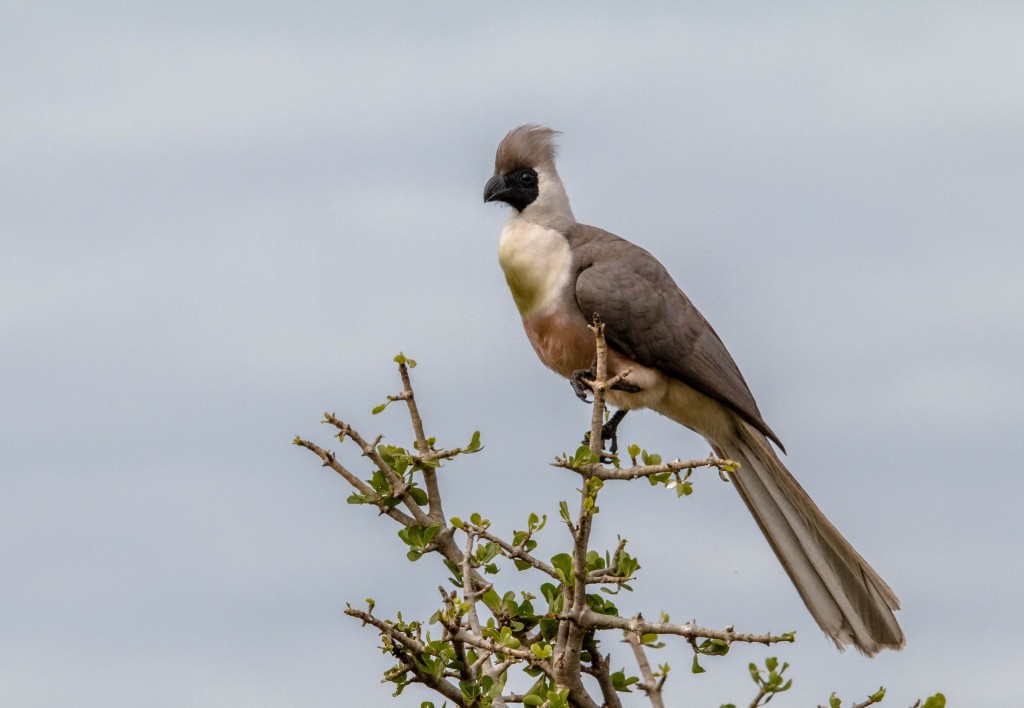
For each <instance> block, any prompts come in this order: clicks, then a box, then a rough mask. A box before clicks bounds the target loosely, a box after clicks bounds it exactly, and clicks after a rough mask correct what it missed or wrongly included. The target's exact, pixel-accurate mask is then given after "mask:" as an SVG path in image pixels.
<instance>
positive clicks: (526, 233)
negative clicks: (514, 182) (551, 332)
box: [498, 218, 572, 319]
mask: <svg viewBox="0 0 1024 708" xmlns="http://www.w3.org/2000/svg"><path fill="white" fill-rule="evenodd" d="M498 261H499V262H500V263H501V269H502V270H503V271H505V280H506V281H507V282H508V287H509V289H510V290H511V291H512V299H513V300H515V303H516V307H517V308H518V309H519V314H520V315H522V316H523V318H524V319H525V318H528V317H534V316H543V315H546V314H548V313H550V312H552V311H553V310H554V309H555V308H557V306H558V304H559V302H560V299H561V296H562V292H563V290H564V289H565V287H566V286H567V285H568V283H569V276H570V274H571V272H572V251H571V249H570V247H569V241H568V240H567V239H566V238H565V236H564V235H563V234H562V233H561V232H560V231H557V230H556V229H552V228H550V227H547V226H542V225H540V224H536V223H533V222H531V221H528V220H526V219H522V218H511V219H509V220H508V223H507V224H506V225H505V228H504V230H503V231H502V232H501V241H500V242H499V244H498Z"/></svg>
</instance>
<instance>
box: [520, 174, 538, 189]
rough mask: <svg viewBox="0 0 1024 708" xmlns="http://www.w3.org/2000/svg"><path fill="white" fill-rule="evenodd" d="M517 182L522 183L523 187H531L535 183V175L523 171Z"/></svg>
mask: <svg viewBox="0 0 1024 708" xmlns="http://www.w3.org/2000/svg"><path fill="white" fill-rule="evenodd" d="M519 184H521V185H523V186H524V187H532V186H533V185H535V184H537V175H535V174H534V173H533V172H523V173H522V174H521V175H519Z"/></svg>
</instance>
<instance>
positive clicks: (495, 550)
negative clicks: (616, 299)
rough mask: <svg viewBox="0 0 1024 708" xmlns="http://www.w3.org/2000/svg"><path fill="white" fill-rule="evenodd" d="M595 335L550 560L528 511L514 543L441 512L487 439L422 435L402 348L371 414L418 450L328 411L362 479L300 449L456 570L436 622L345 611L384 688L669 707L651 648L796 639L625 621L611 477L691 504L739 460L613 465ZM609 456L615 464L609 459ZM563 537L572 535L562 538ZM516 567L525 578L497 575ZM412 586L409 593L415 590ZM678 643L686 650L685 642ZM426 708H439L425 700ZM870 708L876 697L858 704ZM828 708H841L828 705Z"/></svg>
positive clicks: (705, 653) (758, 675) (622, 548)
mask: <svg viewBox="0 0 1024 708" xmlns="http://www.w3.org/2000/svg"><path fill="white" fill-rule="evenodd" d="M594 329H595V335H596V337H597V344H598V352H599V356H598V361H597V366H596V367H595V368H596V373H597V375H596V379H595V383H596V386H595V388H594V391H595V410H594V411H593V415H592V416H591V419H592V420H591V422H592V428H591V433H592V438H591V445H590V446H581V447H579V448H577V449H576V451H575V453H574V454H573V455H572V456H565V455H563V456H562V457H561V458H557V459H556V461H555V465H556V466H557V467H562V468H566V469H570V470H572V471H573V472H575V473H576V474H578V475H580V477H581V480H582V483H581V484H580V487H579V490H578V491H579V504H578V506H576V508H575V509H574V510H571V509H570V505H569V503H568V502H567V501H561V502H559V503H558V514H559V518H560V519H561V521H562V522H563V523H564V524H565V526H564V528H566V529H568V531H569V534H568V535H569V538H568V539H567V541H566V544H565V546H563V547H562V548H561V549H556V550H559V552H556V553H554V554H553V555H551V556H550V559H549V560H542V558H547V557H548V556H547V554H544V555H541V554H540V553H539V550H538V549H539V535H540V533H541V532H542V531H544V530H545V529H546V528H547V520H548V517H547V516H546V515H538V514H537V513H529V514H528V516H527V523H526V524H525V527H524V528H522V529H516V530H513V531H512V533H511V534H510V535H509V534H501V533H498V532H496V531H495V530H494V529H492V524H491V521H490V520H488V519H487V518H485V517H484V516H482V515H481V514H479V513H472V514H470V515H469V517H468V519H467V518H466V517H463V518H459V517H456V516H453V517H450V518H449V517H447V516H446V515H445V514H444V510H443V507H442V499H441V491H440V485H439V483H438V472H439V471H440V470H441V468H442V466H443V463H444V462H446V461H448V460H454V459H455V458H457V457H460V456H462V455H467V454H472V453H475V452H478V451H480V450H481V449H482V445H481V443H480V433H479V432H474V433H473V434H472V436H471V438H470V441H469V443H468V444H466V445H464V446H462V447H455V448H450V449H446V448H443V447H440V446H438V445H437V441H436V440H435V438H433V437H428V436H427V435H426V433H425V432H424V428H423V421H422V419H421V417H420V415H419V411H418V408H417V406H416V398H415V394H414V393H413V389H412V385H411V382H410V377H409V370H410V369H412V368H413V367H414V366H415V361H413V360H412V359H408V358H407V357H405V356H404V355H403V354H399V355H398V356H396V357H395V359H394V361H395V363H396V364H398V369H399V374H400V377H401V380H402V390H401V391H400V392H399V393H398V394H396V395H394V396H388V398H387V402H386V403H385V404H382V405H381V406H378V407H377V409H374V413H379V412H381V411H383V410H384V409H385V408H386V407H387V406H388V404H390V403H394V402H397V401H401V402H402V403H404V405H405V408H406V410H407V412H408V414H409V421H410V425H411V427H412V431H413V444H412V445H410V446H409V447H402V446H398V445H391V444H388V443H384V442H382V437H381V436H378V437H377V438H374V439H373V440H368V439H366V438H364V437H363V436H362V435H360V433H359V432H358V431H357V430H355V429H354V428H353V427H352V426H350V425H348V424H347V423H345V422H343V421H341V420H340V419H338V418H337V417H336V416H335V415H334V414H332V413H325V414H324V423H326V424H327V425H329V426H331V427H332V428H333V438H334V439H336V440H337V441H339V442H340V443H342V444H348V447H347V448H346V449H350V448H351V446H353V445H354V446H355V447H356V448H358V450H359V455H360V458H359V463H360V464H364V465H365V464H367V463H369V465H370V470H369V471H368V472H366V473H363V474H355V473H353V472H352V471H351V470H350V469H349V468H348V467H346V466H345V465H344V464H343V463H342V462H340V461H339V460H338V457H337V456H336V455H335V453H334V452H332V451H330V450H327V449H324V448H322V447H320V446H319V445H317V444H315V443H313V442H310V441H307V440H304V439H302V438H299V437H296V438H295V440H294V441H293V442H294V443H295V444H296V445H298V446H300V447H303V448H305V449H307V450H309V451H311V452H312V453H314V454H315V455H316V456H317V457H318V458H319V459H320V460H321V463H322V465H323V466H324V467H329V468H331V469H332V470H334V471H335V472H336V473H337V474H338V475H339V476H341V477H342V478H343V479H344V480H345V482H346V483H347V484H348V485H349V486H351V487H352V493H351V495H350V496H349V498H348V501H349V503H350V504H356V505H364V506H371V507H376V509H377V510H378V511H379V512H380V514H381V515H382V516H386V517H388V518H390V519H392V520H393V521H395V522H397V524H398V525H399V530H398V536H399V539H400V540H401V541H402V543H403V544H404V545H405V547H406V556H407V558H408V559H409V560H411V561H417V560H419V559H421V558H428V559H429V558H431V557H437V558H438V559H439V560H440V561H441V562H442V563H443V565H444V567H445V568H446V569H447V570H448V571H449V573H450V576H449V577H448V585H446V586H444V587H440V588H438V590H439V592H440V595H441V606H440V607H438V609H437V610H436V611H435V612H433V614H432V615H431V616H430V619H429V621H427V622H419V621H411V622H409V621H405V620H404V619H403V618H402V614H401V612H398V613H397V614H396V616H395V618H394V619H381V618H379V617H377V616H376V615H374V610H375V606H374V603H373V601H372V600H368V601H367V607H366V609H365V610H357V609H354V608H352V607H348V608H347V609H346V610H345V613H346V614H347V615H349V616H351V617H353V618H356V619H358V620H360V621H361V622H362V623H363V624H364V625H368V626H371V627H373V628H374V629H375V630H376V632H377V634H378V635H379V639H380V642H381V649H382V650H383V651H384V652H385V653H387V654H389V655H391V656H392V657H393V658H394V660H395V662H396V663H395V664H394V665H393V666H392V667H391V668H389V669H388V670H387V671H385V672H384V680H385V681H386V682H388V683H390V684H392V686H393V687H394V691H395V695H399V694H401V693H402V691H403V690H404V689H405V687H406V686H408V685H410V684H412V683H419V684H422V685H423V686H425V687H427V688H429V689H431V690H433V691H435V692H436V693H438V694H440V696H441V697H442V698H443V700H444V701H445V702H446V703H447V704H449V705H453V706H466V707H471V708H507V706H508V705H510V704H522V705H524V706H541V707H544V708H600V707H601V706H607V707H608V708H621V707H622V700H621V699H620V694H624V693H633V694H635V693H637V692H642V693H643V694H645V696H646V698H647V699H648V700H649V701H650V704H651V706H652V708H664V703H663V701H662V691H663V689H664V686H665V683H666V681H667V678H668V676H669V672H670V666H669V664H668V663H665V662H663V663H660V664H657V666H656V668H655V667H654V666H652V664H651V663H650V662H649V661H648V659H647V653H648V652H650V651H657V650H660V649H663V648H665V647H666V645H667V644H669V643H671V642H667V641H665V638H666V637H669V636H673V635H674V636H678V637H680V638H681V639H682V640H683V642H685V643H686V644H688V645H689V646H690V648H691V649H692V651H693V664H692V670H693V671H704V667H702V666H701V665H700V663H699V661H698V659H703V658H704V657H715V656H722V655H724V654H726V653H727V652H729V651H730V649H731V648H732V647H733V645H734V644H736V643H738V642H742V643H753V644H765V645H773V644H777V643H785V642H792V641H794V635H793V633H787V634H781V635H773V634H745V633H740V632H736V631H734V630H733V628H732V627H726V628H725V629H721V630H720V629H708V628H704V627H699V626H697V625H696V623H695V622H689V623H686V624H672V623H670V622H669V618H668V616H667V615H664V614H662V616H661V620H660V621H658V622H649V621H647V620H646V619H644V617H643V616H642V615H640V614H636V615H634V616H623V615H622V613H620V610H619V607H618V606H617V605H616V602H619V601H621V599H622V598H623V597H629V596H623V595H621V593H622V591H623V590H625V591H630V590H632V586H631V583H635V582H636V577H637V573H638V572H639V570H640V567H641V566H640V561H639V560H638V559H637V558H635V557H634V556H632V555H631V554H630V553H628V552H627V551H626V541H625V540H624V539H622V538H619V541H618V544H617V546H616V547H615V548H614V549H609V550H604V551H598V550H596V549H593V548H591V547H590V535H591V528H592V524H593V522H594V519H595V516H596V514H597V513H598V512H599V511H600V507H599V506H598V497H599V496H600V494H601V492H602V491H603V489H604V487H605V486H606V485H607V484H608V483H609V482H612V481H622V480H633V479H647V480H648V482H650V483H651V484H652V485H661V486H664V487H666V488H669V489H676V493H677V494H678V495H679V496H686V495H688V494H690V493H691V492H692V491H693V485H692V482H691V475H692V474H693V470H694V469H697V468H700V467H709V468H715V469H717V470H718V471H719V474H720V475H723V477H724V474H725V473H727V472H732V471H734V470H735V469H736V467H737V465H736V464H735V463H734V462H731V461H730V460H721V459H716V458H709V459H705V460H689V461H682V460H675V461H673V462H668V463H665V462H663V461H662V459H661V456H660V455H658V454H657V453H649V452H647V451H646V450H642V449H640V448H639V446H636V445H631V446H629V448H628V452H629V456H630V459H631V460H632V466H631V467H629V468H625V469H623V468H619V467H617V466H616V465H617V464H618V461H617V460H616V459H615V458H614V456H612V457H609V456H607V455H605V454H604V453H603V452H602V451H601V449H600V442H601V440H600V437H599V436H600V434H601V428H600V424H601V421H602V415H600V414H603V410H604V409H603V394H604V392H605V391H606V390H607V388H608V386H609V384H610V382H608V381H604V382H603V381H602V379H603V378H604V377H605V375H606V372H605V364H606V362H605V360H604V359H603V353H602V347H603V338H602V334H601V332H602V329H601V327H600V326H599V323H598V324H596V325H595V328H594ZM598 405H600V406H601V407H600V410H598V409H597V406H598ZM594 436H597V438H596V441H595V437H594ZM608 460H610V461H611V463H612V466H608V465H607V464H605V463H606V461H608ZM561 528H562V526H561V524H558V525H556V533H561V532H560V529H561ZM561 537H562V538H563V539H564V538H565V536H564V534H561ZM508 567H513V568H514V569H515V570H516V571H517V572H516V573H506V574H504V575H500V574H499V571H500V570H502V569H503V568H508ZM520 573H527V574H533V575H529V576H523V575H520ZM538 574H539V575H538ZM527 577H529V583H528V584H526V585H525V587H526V588H527V589H520V588H517V587H514V586H509V585H504V586H502V585H501V584H499V578H500V579H501V580H502V581H505V580H508V581H509V582H514V581H515V580H517V579H524V578H527ZM400 582H401V581H400ZM523 582H524V583H526V582H527V581H526V580H524V581H523ZM538 585H539V594H537V593H538V590H537V588H538ZM408 591H409V592H414V591H415V588H412V587H410V588H408ZM613 600H614V601H613ZM609 632H611V635H609ZM609 636H611V637H614V638H616V639H617V638H619V637H623V638H624V640H625V642H626V643H628V644H629V646H630V648H631V650H632V655H633V658H634V659H635V660H636V667H637V668H638V669H639V672H638V675H633V674H632V673H631V672H630V671H629V669H628V668H627V667H621V668H618V667H614V668H613V667H612V666H611V665H610V661H611V660H610V652H608V651H606V649H605V648H604V644H603V643H604V642H608V641H609V639H608V638H609ZM674 644H675V646H676V648H679V647H680V646H681V645H682V642H678V641H677V642H674ZM786 668H787V667H786V665H785V664H783V665H782V667H781V669H780V668H779V667H778V663H777V662H776V661H775V660H774V659H769V660H768V662H767V663H766V672H762V671H760V670H755V669H754V668H753V665H752V668H751V676H752V677H753V678H754V680H755V682H756V683H757V685H758V691H759V696H758V698H757V699H756V700H755V703H754V704H752V705H763V704H764V703H767V702H768V701H769V700H770V699H771V697H772V696H774V695H775V694H777V693H781V692H783V691H785V690H787V689H788V688H789V686H790V682H789V681H788V680H783V679H782V674H783V672H784V671H785V670H786ZM513 670H516V671H520V672H521V673H522V674H524V675H525V676H527V677H529V679H530V680H531V682H532V685H530V688H529V689H528V690H526V691H525V693H522V694H520V693H508V692H506V685H507V684H508V683H509V681H510V678H511V676H512V675H513ZM583 676H590V677H592V678H593V679H594V680H595V682H596V684H595V683H591V682H589V680H588V683H587V684H584V682H583ZM595 685H596V688H595ZM876 695H878V696H879V698H878V700H881V697H880V695H879V694H876ZM881 695H884V691H883V692H881ZM872 698H874V696H873V697H872ZM939 698H941V694H940V695H939V696H935V697H933V698H931V699H929V702H928V703H926V704H925V705H924V706H923V707H919V708H943V706H944V700H943V702H942V703H939V702H937V701H938V699H939ZM762 700H763V703H762V702H761V701H762ZM423 705H425V706H426V705H430V706H433V704H431V703H429V702H424V703H423ZM866 705H870V703H864V704H859V705H857V706H854V707H853V708H863V706H866ZM830 708H835V704H832V703H830Z"/></svg>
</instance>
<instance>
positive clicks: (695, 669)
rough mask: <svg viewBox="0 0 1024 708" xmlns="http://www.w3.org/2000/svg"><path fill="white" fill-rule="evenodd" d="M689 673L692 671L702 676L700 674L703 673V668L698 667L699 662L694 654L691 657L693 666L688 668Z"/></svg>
mask: <svg viewBox="0 0 1024 708" xmlns="http://www.w3.org/2000/svg"><path fill="white" fill-rule="evenodd" d="M690 671H692V672H693V673H695V674H702V673H704V667H703V666H701V665H700V662H699V661H697V655H696V654H694V655H693V666H692V667H690Z"/></svg>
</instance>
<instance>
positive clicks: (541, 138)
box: [494, 123, 561, 175]
mask: <svg viewBox="0 0 1024 708" xmlns="http://www.w3.org/2000/svg"><path fill="white" fill-rule="evenodd" d="M557 135H561V133H560V132H559V131H557V130H552V129H551V128H545V127H544V126H542V125H535V124H533V123H528V124H526V125H521V126H519V127H518V128H513V129H512V130H510V131H509V132H508V134H507V135H506V136H505V137H504V138H503V139H502V141H501V143H500V144H499V145H498V151H497V153H496V154H495V155H494V173H495V174H499V175H504V174H508V173H510V172H515V171H516V170H521V169H524V168H527V167H533V168H536V167H539V166H541V165H545V166H546V165H551V166H554V163H555V158H556V157H558V145H557V144H556V143H555V136H557Z"/></svg>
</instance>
